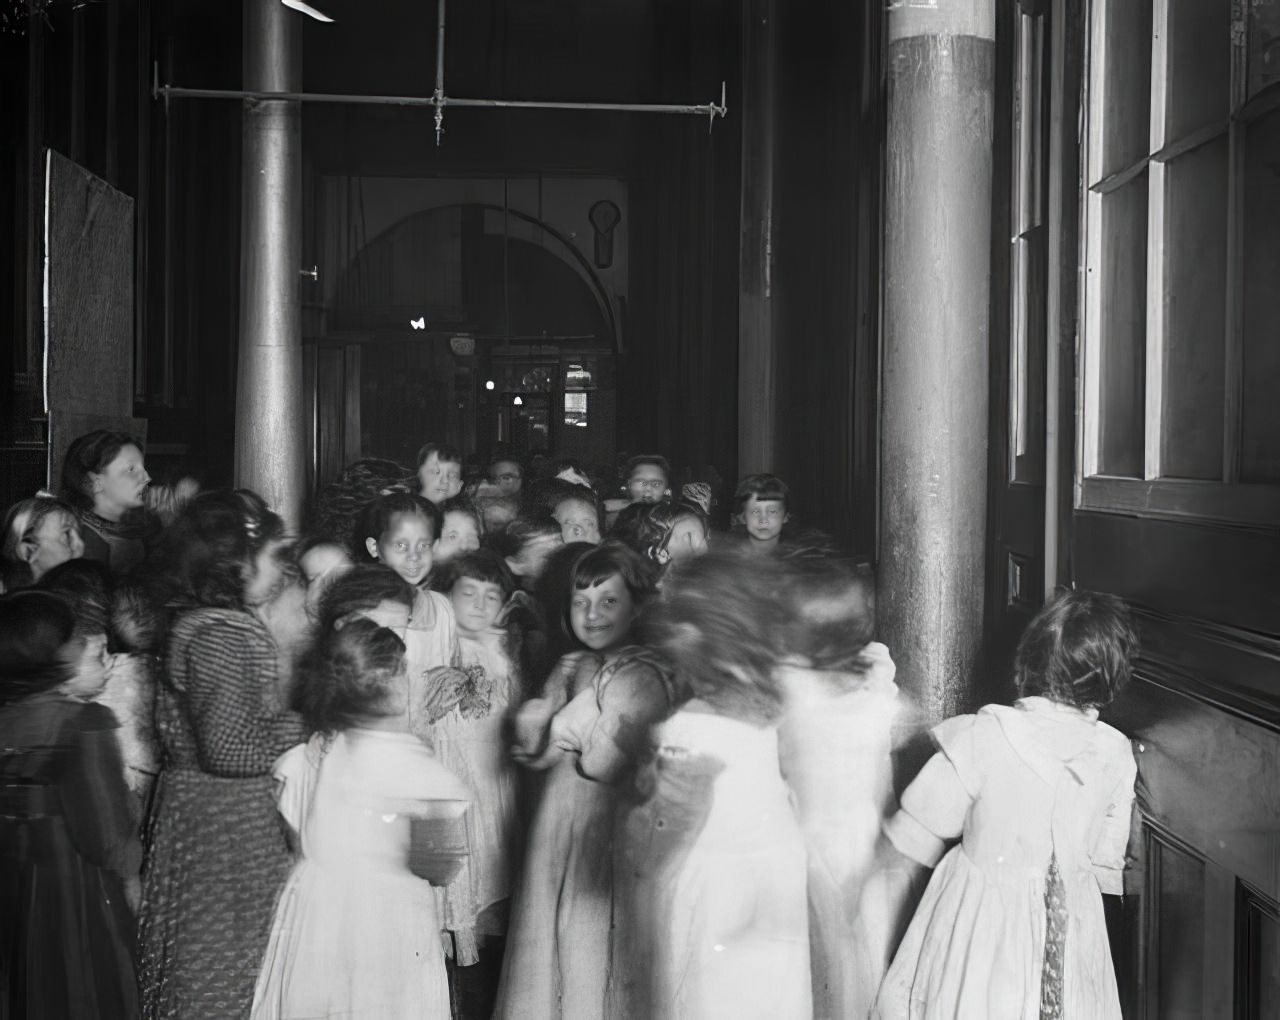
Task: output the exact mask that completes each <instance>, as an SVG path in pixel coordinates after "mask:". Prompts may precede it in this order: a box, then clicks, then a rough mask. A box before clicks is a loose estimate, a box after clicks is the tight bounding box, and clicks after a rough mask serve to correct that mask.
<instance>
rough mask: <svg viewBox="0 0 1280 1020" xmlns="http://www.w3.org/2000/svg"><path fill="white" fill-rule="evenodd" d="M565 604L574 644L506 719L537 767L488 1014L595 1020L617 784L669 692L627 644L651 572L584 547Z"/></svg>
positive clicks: (653, 661) (644, 656)
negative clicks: (541, 775)
mask: <svg viewBox="0 0 1280 1020" xmlns="http://www.w3.org/2000/svg"><path fill="white" fill-rule="evenodd" d="M569 591H570V596H569V599H568V605H567V606H566V607H565V610H566V612H567V615H568V618H569V624H570V628H571V629H572V631H573V634H574V636H575V637H576V638H577V640H578V643H579V646H580V650H579V651H577V652H573V653H570V654H569V655H566V656H565V657H564V658H563V659H561V661H560V663H559V664H558V666H557V667H556V669H555V671H554V672H553V673H552V675H551V676H550V678H548V680H547V683H546V685H545V688H544V690H543V693H542V697H540V698H535V699H533V700H531V701H529V702H526V703H525V704H524V705H523V706H521V709H520V712H519V714H518V716H517V718H516V725H515V730H516V744H515V747H514V749H513V752H512V753H513V755H514V756H515V757H516V760H517V761H520V762H523V763H524V764H525V765H526V766H527V767H529V768H531V769H536V770H546V772H547V776H546V784H545V786H544V788H543V791H542V798H541V801H540V802H539V804H538V807H537V810H536V815H535V816H534V820H533V825H532V828H531V831H530V835H529V847H528V852H527V854H526V858H525V866H524V872H523V876H522V878H521V882H520V885H519V886H518V889H517V891H516V894H515V897H514V898H513V902H512V917H511V925H510V928H509V930H508V934H507V950H506V959H505V960H504V961H503V968H502V980H501V982H500V984H499V988H498V1003H497V1009H496V1011H495V1013H494V1016H495V1017H496V1018H499V1020H507V1018H516V1017H519V1018H521V1020H543V1018H559V1020H597V1018H599V1017H601V1016H603V1015H604V1006H605V990H606V985H607V982H608V977H609V968H610V951H609V933H610V927H611V925H612V899H613V881H614V874H613V830H614V820H615V808H616V806H617V804H618V801H619V797H620V793H619V790H618V787H619V785H620V784H623V782H624V780H625V779H626V778H627V777H628V776H629V775H630V773H631V770H632V766H633V764H634V762H635V761H636V758H637V756H638V755H639V753H640V752H641V751H642V749H643V748H644V747H645V746H646V744H647V738H648V732H649V726H650V724H652V723H653V722H654V721H656V720H657V719H659V718H661V717H662V716H664V715H665V714H666V713H667V712H668V711H670V709H671V706H672V705H673V704H674V703H675V700H676V693H675V689H674V687H673V685H672V682H671V677H670V673H669V672H668V670H667V669H666V667H665V666H664V665H663V663H662V661H661V660H660V659H658V658H657V657H656V656H654V655H652V654H651V653H649V652H648V651H646V650H645V649H643V648H639V647H636V646H635V645H634V644H632V643H631V642H632V630H633V627H634V624H635V620H636V617H637V615H638V614H639V612H640V610H641V608H642V607H643V605H644V603H645V601H646V600H647V599H648V598H649V596H650V594H651V593H652V591H653V580H652V572H651V570H650V568H649V565H648V564H646V563H645V561H644V560H642V559H641V558H640V556H639V555H638V554H636V553H635V552H633V551H632V550H630V549H628V548H627V547H626V546H624V545H621V544H618V543H605V544H603V545H600V546H596V547H594V548H591V549H588V550H587V551H586V552H585V553H583V554H582V555H581V556H580V558H579V559H578V560H577V561H576V562H575V563H574V565H573V569H572V570H571V571H570V575H569Z"/></svg>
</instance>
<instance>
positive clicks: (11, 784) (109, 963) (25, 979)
mask: <svg viewBox="0 0 1280 1020" xmlns="http://www.w3.org/2000/svg"><path fill="white" fill-rule="evenodd" d="M115 729H116V722H115V719H114V718H112V715H111V713H110V711H108V710H107V709H105V708H103V707H102V706H101V705H96V704H85V703H81V702H77V701H72V700H69V699H66V698H63V697H61V696H59V695H57V694H53V693H49V694H43V695H35V696H33V697H30V698H27V699H24V700H23V701H20V702H16V703H14V704H11V705H7V706H5V707H4V708H3V709H2V710H0V1017H6V1018H10V1017H11V1018H14V1020H17V1018H18V1017H22V1018H31V1020H90V1018H98V1017H102V1018H104V1020H106V1018H113V1020H114V1018H120V1020H127V1018H129V1017H136V1016H137V1015H138V989H137V978H136V976H135V972H134V959H133V951H134V937H135V925H134V919H133V914H132V912H131V911H130V909H129V907H128V906H127V904H126V903H125V897H124V882H125V879H126V878H128V877H130V876H136V875H137V871H138V863H139V858H140V856H141V850H140V848H139V844H138V839H137V817H136V813H135V812H134V805H133V801H132V798H131V797H130V795H129V791H128V789H127V788H126V787H125V784H124V778H123V767H122V765H121V762H120V751H119V746H118V745H117V743H116V734H115Z"/></svg>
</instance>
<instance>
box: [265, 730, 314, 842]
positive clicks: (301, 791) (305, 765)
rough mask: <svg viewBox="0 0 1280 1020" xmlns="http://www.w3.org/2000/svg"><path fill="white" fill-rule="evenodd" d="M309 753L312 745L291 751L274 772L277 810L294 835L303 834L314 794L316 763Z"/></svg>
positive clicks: (286, 753)
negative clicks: (296, 833)
mask: <svg viewBox="0 0 1280 1020" xmlns="http://www.w3.org/2000/svg"><path fill="white" fill-rule="evenodd" d="M309 750H310V745H309V744H297V745H295V746H294V747H291V748H289V750H287V751H286V752H285V753H284V754H282V755H281V756H280V757H279V758H278V759H277V760H276V763H275V766H274V767H273V768H272V770H271V775H272V777H273V778H274V779H275V781H276V810H277V811H279V812H280V817H281V818H283V819H284V820H285V822H286V823H287V824H288V826H289V828H290V829H291V830H293V831H294V832H301V831H302V822H303V819H305V818H306V816H307V806H308V805H309V804H310V803H311V794H312V792H313V791H314V790H315V780H316V768H317V763H316V762H315V761H314V760H313V757H312V755H311V754H310V753H308V752H309Z"/></svg>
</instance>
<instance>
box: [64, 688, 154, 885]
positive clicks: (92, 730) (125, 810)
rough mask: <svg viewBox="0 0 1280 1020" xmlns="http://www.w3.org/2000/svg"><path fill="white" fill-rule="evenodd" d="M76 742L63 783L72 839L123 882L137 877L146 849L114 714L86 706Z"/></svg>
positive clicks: (82, 852) (93, 861) (91, 859)
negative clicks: (139, 835)
mask: <svg viewBox="0 0 1280 1020" xmlns="http://www.w3.org/2000/svg"><path fill="white" fill-rule="evenodd" d="M73 739H74V746H73V747H72V750H71V756H70V759H69V761H68V767H67V771H66V773H65V775H64V776H63V781H62V799H63V803H64V806H65V810H66V820H67V828H68V830H69V832H70V835H71V840H72V842H73V843H74V844H75V847H76V850H77V851H78V852H79V854H80V856H81V857H83V858H84V859H85V860H87V861H89V862H90V863H91V864H94V865H95V866H97V867H99V868H106V869H108V870H110V871H114V872H115V873H116V874H118V875H120V876H121V877H122V878H129V877H132V876H136V875H137V874H138V870H139V868H140V867H141V865H142V846H141V844H140V843H139V841H138V831H137V820H136V819H135V817H134V813H133V812H134V800H133V798H132V797H131V796H130V794H129V788H128V787H127V786H126V785H125V781H124V762H123V760H122V759H121V757H120V745H119V742H118V740H117V738H116V721H115V718H114V716H112V714H111V711H110V709H107V708H103V707H102V706H101V705H92V704H90V705H85V706H84V711H83V712H82V713H81V714H80V717H79V719H78V720H77V726H76V729H75V733H74V738H73Z"/></svg>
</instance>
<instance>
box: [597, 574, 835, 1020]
mask: <svg viewBox="0 0 1280 1020" xmlns="http://www.w3.org/2000/svg"><path fill="white" fill-rule="evenodd" d="M784 566H785V564H783V563H781V562H777V561H771V562H769V563H766V564H763V565H757V564H753V563H748V562H747V561H745V560H744V559H743V558H742V557H741V556H738V555H736V554H730V555H725V554H719V555H708V556H704V557H701V558H699V559H696V560H691V561H689V562H688V563H686V564H683V565H682V566H681V567H680V568H678V569H675V570H673V571H672V573H671V575H670V578H669V580H668V584H667V586H666V587H665V588H664V592H663V596H662V599H661V601H660V602H658V603H657V604H656V608H655V610H654V611H653V614H652V618H651V620H650V621H649V629H650V632H651V633H652V634H653V635H654V638H655V643H656V645H657V647H658V648H659V649H660V650H661V651H662V652H663V653H664V655H665V657H666V658H667V659H668V660H669V661H670V662H672V663H673V664H674V665H675V667H676V669H677V677H676V678H677V681H678V682H679V683H680V685H681V687H682V688H683V689H686V690H688V691H689V693H690V694H691V697H690V699H689V700H688V701H687V702H685V703H684V704H683V705H681V706H680V708H679V709H678V710H677V711H676V712H675V713H674V714H673V715H671V716H670V717H669V718H668V719H666V720H664V721H663V722H662V723H661V724H660V725H658V726H656V727H655V728H654V731H653V735H652V738H651V742H652V745H653V747H654V753H653V755H652V758H651V761H652V766H651V768H652V775H651V776H647V777H646V778H647V780H648V781H647V782H646V783H645V784H644V788H645V789H646V790H647V791H648V792H649V793H650V797H649V799H648V800H647V802H646V803H644V804H643V805H641V806H639V807H637V808H635V809H633V810H632V811H630V812H629V814H628V815H627V817H626V819H625V822H624V824H623V825H622V826H621V830H622V832H623V834H624V835H623V837H622V840H621V843H620V846H619V848H618V849H619V853H618V862H617V863H616V865H615V871H616V874H617V875H618V876H619V886H618V889H617V895H616V897H615V910H614V917H615V924H614V945H613V965H614V970H613V974H612V980H611V985H610V990H609V991H610V994H609V1009H608V1011H607V1013H606V1016H607V1017H608V1018H609V1020H623V1018H628V1020H631V1018H634V1020H639V1018H642V1017H669V1018H682V1020H694V1018H702V1017H734V1018H735V1020H752V1018H758V1020H773V1018H776V1017H811V1016H812V1015H813V1014H812V992H811V987H810V980H811V978H810V970H809V962H810V954H809V927H808V922H809V908H808V899H807V883H806V851H805V843H804V839H803V835H802V832H801V829H800V825H799V823H798V821H797V819H796V815H795V810H794V808H793V806H792V793H791V790H790V789H789V788H788V786H787V784H786V782H784V780H783V777H782V774H781V770H780V766H779V758H778V726H779V724H780V722H781V720H782V718H783V716H784V713H785V711H786V707H787V701H788V697H789V677H788V676H787V675H786V674H785V673H783V672H780V671H779V670H778V669H777V668H776V667H777V666H778V664H779V662H780V661H781V660H783V659H784V658H785V643H784V642H783V641H782V640H781V637H782V631H781V629H780V628H778V627H776V626H774V625H773V621H774V617H775V616H776V614H777V611H778V609H777V602H776V596H775V594H774V593H775V592H776V591H777V589H778V588H779V586H780V580H781V573H782V570H783V568H784ZM762 571H764V572H766V573H767V574H768V576H767V577H764V578H762V577H761V572H762Z"/></svg>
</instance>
